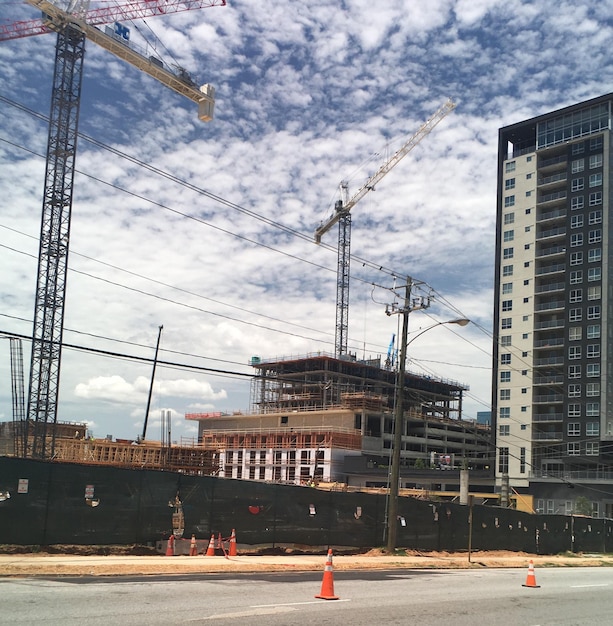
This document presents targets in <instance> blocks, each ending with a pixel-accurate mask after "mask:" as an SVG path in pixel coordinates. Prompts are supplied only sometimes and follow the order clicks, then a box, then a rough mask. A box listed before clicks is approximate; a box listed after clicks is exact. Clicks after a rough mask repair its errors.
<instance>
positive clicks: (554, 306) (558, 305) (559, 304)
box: [534, 300, 564, 312]
mask: <svg viewBox="0 0 613 626" xmlns="http://www.w3.org/2000/svg"><path fill="white" fill-rule="evenodd" d="M559 309H564V300H557V301H555V302H541V303H540V304H537V305H536V306H535V307H534V310H535V311H537V312H539V311H555V310H559Z"/></svg>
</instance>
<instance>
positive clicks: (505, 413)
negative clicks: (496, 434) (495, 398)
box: [500, 406, 511, 419]
mask: <svg viewBox="0 0 613 626" xmlns="http://www.w3.org/2000/svg"><path fill="white" fill-rule="evenodd" d="M500 417H502V418H503V419H508V418H510V417H511V409H510V407H508V406H503V407H500Z"/></svg>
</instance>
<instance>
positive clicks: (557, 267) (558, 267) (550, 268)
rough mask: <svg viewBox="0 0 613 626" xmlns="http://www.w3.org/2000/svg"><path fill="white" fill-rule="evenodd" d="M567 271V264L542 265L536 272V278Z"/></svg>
mask: <svg viewBox="0 0 613 626" xmlns="http://www.w3.org/2000/svg"><path fill="white" fill-rule="evenodd" d="M565 271H566V263H551V264H550V265H542V266H541V267H537V268H536V270H535V272H534V273H535V274H536V276H547V275H549V274H558V273H560V272H565Z"/></svg>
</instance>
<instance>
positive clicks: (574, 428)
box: [566, 422, 581, 437]
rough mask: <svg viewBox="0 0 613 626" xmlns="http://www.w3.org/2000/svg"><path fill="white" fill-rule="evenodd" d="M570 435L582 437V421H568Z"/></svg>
mask: <svg viewBox="0 0 613 626" xmlns="http://www.w3.org/2000/svg"><path fill="white" fill-rule="evenodd" d="M567 428H568V430H567V431H566V432H567V433H568V436H569V437H580V436H581V423H580V422H568V426H567Z"/></svg>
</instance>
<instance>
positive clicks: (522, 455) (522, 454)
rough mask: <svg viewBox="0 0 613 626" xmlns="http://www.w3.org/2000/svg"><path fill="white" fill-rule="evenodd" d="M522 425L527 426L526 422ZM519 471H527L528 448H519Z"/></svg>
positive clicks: (522, 472) (523, 472)
mask: <svg viewBox="0 0 613 626" xmlns="http://www.w3.org/2000/svg"><path fill="white" fill-rule="evenodd" d="M522 426H525V424H522ZM519 473H520V474H525V473H526V448H520V449H519Z"/></svg>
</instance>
